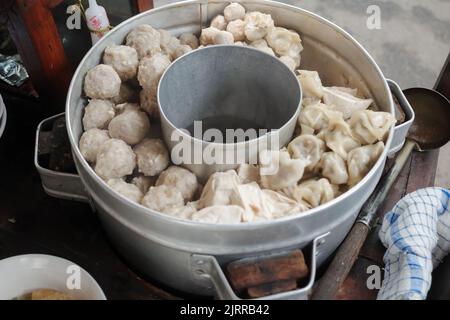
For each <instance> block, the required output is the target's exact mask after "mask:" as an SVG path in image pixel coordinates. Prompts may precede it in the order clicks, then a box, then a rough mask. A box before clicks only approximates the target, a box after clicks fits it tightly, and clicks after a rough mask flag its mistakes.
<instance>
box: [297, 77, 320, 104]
mask: <svg viewBox="0 0 450 320" xmlns="http://www.w3.org/2000/svg"><path fill="white" fill-rule="evenodd" d="M297 78H298V80H299V81H300V84H301V86H302V92H303V97H304V98H317V99H319V100H320V99H322V97H323V86H322V80H320V77H319V73H318V72H317V71H308V70H298V76H297Z"/></svg>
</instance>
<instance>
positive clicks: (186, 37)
mask: <svg viewBox="0 0 450 320" xmlns="http://www.w3.org/2000/svg"><path fill="white" fill-rule="evenodd" d="M180 44H187V45H188V46H189V47H191V48H192V49H197V48H198V39H197V37H196V36H195V35H194V34H192V33H183V34H182V35H181V36H180Z"/></svg>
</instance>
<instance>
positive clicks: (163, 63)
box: [138, 53, 170, 90]
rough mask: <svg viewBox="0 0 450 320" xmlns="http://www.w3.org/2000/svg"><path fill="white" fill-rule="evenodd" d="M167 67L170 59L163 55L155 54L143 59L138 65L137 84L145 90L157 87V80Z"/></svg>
mask: <svg viewBox="0 0 450 320" xmlns="http://www.w3.org/2000/svg"><path fill="white" fill-rule="evenodd" d="M169 65H170V59H169V58H168V57H167V56H166V55H164V54H161V53H157V54H155V55H153V56H151V57H145V58H144V59H142V60H141V63H140V64H139V69H138V80H139V84H140V85H141V86H142V88H144V89H147V90H148V89H149V88H152V87H157V86H158V82H159V79H161V76H162V74H163V73H164V71H165V70H166V69H167V67H168V66H169Z"/></svg>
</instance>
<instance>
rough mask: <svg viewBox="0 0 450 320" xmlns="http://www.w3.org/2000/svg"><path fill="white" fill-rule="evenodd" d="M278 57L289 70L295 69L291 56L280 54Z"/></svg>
mask: <svg viewBox="0 0 450 320" xmlns="http://www.w3.org/2000/svg"><path fill="white" fill-rule="evenodd" d="M279 59H280V61H281V62H283V63H284V64H285V65H286V66H287V67H288V68H289V70H291V71H294V70H295V68H296V66H297V64H296V62H295V60H294V59H293V58H291V57H290V56H281V57H280V58H279Z"/></svg>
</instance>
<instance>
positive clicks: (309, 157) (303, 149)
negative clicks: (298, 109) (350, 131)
mask: <svg viewBox="0 0 450 320" xmlns="http://www.w3.org/2000/svg"><path fill="white" fill-rule="evenodd" d="M288 151H289V153H290V155H291V157H292V159H302V160H306V161H309V165H308V166H306V170H308V171H313V170H314V168H315V166H316V165H317V164H318V163H319V161H320V158H321V157H322V154H323V153H324V152H325V143H324V142H323V141H322V140H320V139H319V138H317V137H316V136H313V135H309V134H305V135H301V136H298V137H297V138H295V139H294V140H292V141H291V142H290V143H289V144H288Z"/></svg>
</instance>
